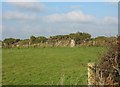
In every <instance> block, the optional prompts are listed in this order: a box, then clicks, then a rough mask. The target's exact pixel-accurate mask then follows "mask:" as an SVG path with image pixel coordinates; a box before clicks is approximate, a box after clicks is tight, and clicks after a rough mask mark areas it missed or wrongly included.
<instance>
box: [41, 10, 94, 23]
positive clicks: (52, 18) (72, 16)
mask: <svg viewBox="0 0 120 87" xmlns="http://www.w3.org/2000/svg"><path fill="white" fill-rule="evenodd" d="M43 19H44V21H47V22H81V23H85V22H86V23H87V22H91V21H94V20H95V17H94V16H92V15H87V14H84V13H83V12H81V11H72V12H68V13H63V14H52V15H48V16H46V17H44V18H43Z"/></svg>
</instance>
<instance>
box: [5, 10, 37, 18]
mask: <svg viewBox="0 0 120 87" xmlns="http://www.w3.org/2000/svg"><path fill="white" fill-rule="evenodd" d="M35 18H36V15H35V14H30V15H29V14H25V13H21V12H17V11H16V12H15V11H14V12H13V11H9V12H5V13H4V14H3V19H11V20H16V19H17V20H34V19H35Z"/></svg>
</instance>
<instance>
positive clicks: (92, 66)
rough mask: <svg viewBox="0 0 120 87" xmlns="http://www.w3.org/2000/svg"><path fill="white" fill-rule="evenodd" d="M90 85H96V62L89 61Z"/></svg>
mask: <svg viewBox="0 0 120 87" xmlns="http://www.w3.org/2000/svg"><path fill="white" fill-rule="evenodd" d="M88 85H89V86H95V85H96V64H95V63H88Z"/></svg>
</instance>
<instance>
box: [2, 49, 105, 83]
mask: <svg viewBox="0 0 120 87" xmlns="http://www.w3.org/2000/svg"><path fill="white" fill-rule="evenodd" d="M105 51H106V48H105V47H74V48H69V47H61V48H60V47H58V48H57V47H56V48H21V49H17V48H11V49H3V50H2V69H3V75H2V76H3V79H2V81H3V85H53V84H54V85H77V84H78V85H86V84H87V63H88V62H99V60H100V59H99V57H100V56H101V54H103V53H105Z"/></svg>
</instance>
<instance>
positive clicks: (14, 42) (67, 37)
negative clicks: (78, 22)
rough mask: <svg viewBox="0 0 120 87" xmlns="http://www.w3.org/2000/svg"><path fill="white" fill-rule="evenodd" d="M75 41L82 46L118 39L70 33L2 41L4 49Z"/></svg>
mask: <svg viewBox="0 0 120 87" xmlns="http://www.w3.org/2000/svg"><path fill="white" fill-rule="evenodd" d="M71 39H73V40H74V41H75V44H82V43H83V42H88V41H99V43H100V41H104V42H110V41H114V40H115V39H116V37H105V36H98V37H96V38H92V37H91V35H90V34H89V33H84V32H76V33H70V34H68V35H55V36H50V37H49V38H47V37H45V36H38V37H35V36H31V37H30V38H29V39H15V38H5V39H4V40H3V41H2V47H11V46H12V45H33V44H39V43H46V42H56V41H61V40H71Z"/></svg>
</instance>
